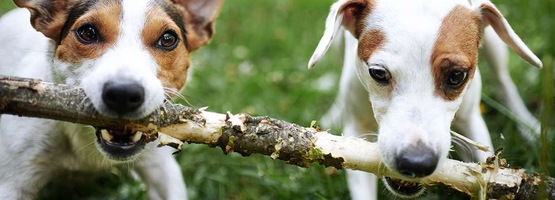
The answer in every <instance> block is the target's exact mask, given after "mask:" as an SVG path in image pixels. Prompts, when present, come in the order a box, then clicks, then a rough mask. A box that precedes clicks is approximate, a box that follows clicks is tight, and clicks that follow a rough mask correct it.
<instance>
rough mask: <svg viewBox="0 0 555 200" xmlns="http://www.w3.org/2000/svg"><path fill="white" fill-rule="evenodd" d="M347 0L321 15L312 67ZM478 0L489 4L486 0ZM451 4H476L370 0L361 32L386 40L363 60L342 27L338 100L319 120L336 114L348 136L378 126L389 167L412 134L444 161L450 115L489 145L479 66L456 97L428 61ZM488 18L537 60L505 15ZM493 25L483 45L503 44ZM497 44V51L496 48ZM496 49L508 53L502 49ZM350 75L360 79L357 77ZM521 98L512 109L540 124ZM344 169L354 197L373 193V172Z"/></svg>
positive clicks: (410, 141) (521, 51)
mask: <svg viewBox="0 0 555 200" xmlns="http://www.w3.org/2000/svg"><path fill="white" fill-rule="evenodd" d="M347 2H349V1H348V0H340V1H338V2H337V3H335V4H334V5H332V7H331V10H330V13H329V15H328V18H327V20H326V30H325V32H324V35H323V36H322V39H321V40H320V43H319V44H318V47H317V48H316V50H315V52H314V54H313V56H312V58H311V60H310V61H309V64H308V65H309V67H312V66H313V65H314V64H315V63H316V62H318V60H319V59H321V58H322V56H323V55H324V54H325V52H326V51H327V50H328V48H329V46H330V44H331V42H332V40H333V39H334V37H335V35H336V34H337V32H338V30H339V27H338V26H340V23H341V22H342V20H343V13H341V12H340V11H339V8H340V6H341V5H343V4H345V3H347ZM483 3H486V4H488V5H490V4H489V2H487V1H484V2H483ZM456 5H463V6H465V7H468V8H470V9H472V10H474V11H475V12H480V10H479V6H480V4H473V5H470V4H469V1H465V0H450V1H441V0H440V1H430V0H409V1H406V0H376V1H375V2H373V7H372V11H371V13H370V14H369V15H368V16H367V17H366V18H365V19H364V22H365V29H364V30H363V34H364V32H366V31H369V30H372V29H378V30H380V31H381V32H382V33H383V34H384V35H385V43H384V44H383V45H382V46H380V47H379V48H378V50H376V51H375V52H374V53H373V54H372V55H371V57H370V58H369V59H368V60H361V59H360V58H359V57H358V56H357V46H358V41H357V39H356V38H354V37H353V36H352V35H351V34H350V33H348V32H347V33H346V34H345V38H346V39H345V41H346V42H345V60H344V66H343V72H342V73H343V74H342V76H341V82H340V87H339V88H340V91H339V94H338V96H337V99H336V102H335V104H334V105H333V106H332V108H331V109H330V111H329V112H328V114H327V115H326V116H324V118H323V120H322V121H323V123H324V124H326V123H327V124H334V121H336V120H341V121H342V125H343V133H344V134H345V135H347V136H357V137H358V136H361V135H363V134H366V133H368V132H370V131H378V132H379V134H378V144H379V146H380V152H381V154H382V159H383V160H384V164H385V165H386V166H388V167H389V168H390V169H394V167H392V165H393V162H394V159H395V156H396V155H397V154H398V153H399V152H401V151H402V150H403V149H405V148H407V147H408V146H410V145H414V143H415V142H416V141H421V142H422V143H423V144H425V145H427V146H429V147H431V148H432V150H433V151H434V152H436V153H437V154H438V155H440V160H439V162H438V165H441V163H442V160H444V159H445V158H446V157H447V154H448V152H449V150H450V147H451V136H450V130H451V123H452V122H454V125H455V126H456V127H457V128H458V129H459V130H460V131H461V132H462V133H463V134H466V135H467V136H469V137H470V138H471V139H473V140H475V141H477V142H480V143H482V144H484V145H486V146H489V147H490V148H492V143H491V139H490V136H489V133H488V129H487V127H486V125H485V122H484V120H483V118H482V116H481V114H480V109H479V103H480V94H481V79H480V74H479V71H478V70H477V71H476V73H475V75H474V78H473V79H472V80H470V81H469V83H468V84H467V85H466V86H465V87H466V88H465V89H464V91H463V93H462V94H461V95H460V97H459V98H457V99H455V100H453V101H447V100H445V99H442V98H441V97H438V96H437V95H435V94H434V92H435V91H434V88H435V85H434V79H433V77H432V74H431V67H430V58H431V55H432V49H433V47H434V45H435V43H436V37H437V34H438V33H439V29H440V26H441V24H442V21H443V19H444V18H445V16H446V15H447V14H448V13H449V12H450V11H451V10H452V8H454V7H455V6H456ZM493 20H494V23H499V24H501V25H502V26H503V28H504V29H505V30H502V29H499V30H496V31H498V32H506V33H508V34H507V35H508V37H507V38H503V40H504V41H505V42H507V43H509V44H511V45H510V46H511V47H512V48H513V49H515V51H517V52H519V55H521V56H522V57H523V58H524V59H525V60H526V61H528V62H530V63H531V64H533V65H536V66H538V67H541V62H539V60H538V59H537V57H536V56H535V55H534V54H533V53H532V52H531V51H530V50H529V49H528V47H526V46H525V45H524V43H522V41H521V40H520V38H518V36H517V35H516V34H514V32H513V31H512V29H511V28H510V26H509V25H508V23H507V22H506V20H505V19H504V18H497V19H493ZM415 30H416V31H415ZM409 33H410V35H409ZM492 33H494V32H493V31H492V29H491V28H486V30H485V36H484V37H485V39H486V40H487V41H492V42H495V45H492V44H490V43H492V42H489V43H488V42H486V44H489V45H486V47H487V49H486V50H488V48H491V47H494V46H503V44H502V42H500V41H501V40H499V38H498V36H497V35H495V34H492ZM501 35H503V34H501ZM503 51H506V49H505V50H503ZM497 52H500V51H499V48H498V49H497ZM497 52H492V53H489V54H486V55H487V56H488V57H487V58H488V59H489V60H491V59H492V58H493V57H496V56H497ZM500 56H501V57H502V58H504V59H506V56H505V57H503V56H502V55H500ZM371 67H378V68H381V67H384V68H386V69H387V70H389V72H390V73H391V76H392V79H391V82H392V83H390V84H388V85H386V86H383V85H380V84H377V83H376V81H374V80H373V79H372V78H371V76H370V75H369V73H368V69H369V68H371ZM506 67H507V66H506V63H505V65H502V66H501V65H497V66H496V68H497V69H498V70H496V71H495V72H497V73H504V74H501V75H499V76H498V79H503V81H500V82H501V87H502V88H509V89H510V88H511V87H510V86H511V85H512V86H514V84H513V83H512V81H510V79H509V80H506V78H505V77H507V74H506V73H507V71H506ZM499 69H501V70H499ZM355 74H356V75H355ZM355 76H357V77H358V79H359V80H356V78H354V77H355ZM499 77H501V78H499ZM507 84H508V86H507ZM507 93H508V92H507ZM362 94H365V95H362ZM364 96H366V97H364ZM506 96H507V97H508V98H514V99H521V98H520V97H519V96H518V94H517V93H509V94H508V95H506ZM515 101H517V100H515ZM517 102H518V101H517ZM517 104H518V103H517ZM522 106H523V105H522V101H521V100H520V105H517V106H512V107H509V108H510V109H512V110H516V111H517V113H516V114H518V115H520V116H524V119H529V118H532V120H528V121H527V122H529V124H531V125H532V126H534V127H535V126H537V124H534V122H537V121H535V119H534V118H533V116H532V115H530V114H529V112H528V111H527V110H525V109H524V110H525V111H522V109H520V108H521V107H522ZM513 108H519V109H513ZM524 108H525V107H524ZM457 111H458V112H457ZM455 113H457V114H456V116H455ZM521 113H525V114H521ZM526 113H527V114H528V115H526ZM335 124H337V123H335ZM490 154H491V152H489V153H486V152H476V155H475V156H476V158H475V159H477V160H478V161H484V160H485V159H486V157H487V156H488V155H490ZM463 157H464V155H463ZM347 175H348V183H349V188H350V191H351V197H352V198H353V199H376V198H377V194H376V180H377V178H376V177H375V176H374V175H370V174H365V173H362V172H356V171H352V170H349V171H347Z"/></svg>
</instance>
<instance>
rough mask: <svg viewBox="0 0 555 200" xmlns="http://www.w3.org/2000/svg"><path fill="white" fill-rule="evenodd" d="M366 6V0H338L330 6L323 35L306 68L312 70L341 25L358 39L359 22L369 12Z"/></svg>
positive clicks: (367, 4)
mask: <svg viewBox="0 0 555 200" xmlns="http://www.w3.org/2000/svg"><path fill="white" fill-rule="evenodd" d="M368 6H369V2H368V0H340V1H338V2H336V3H334V4H333V5H332V6H331V9H330V13H329V14H328V17H327V18H326V29H325V31H324V35H323V36H322V39H320V43H318V46H317V47H316V50H314V53H313V54H312V57H311V58H310V61H309V62H308V68H312V67H313V66H314V64H316V62H318V61H319V60H320V59H321V58H322V57H323V56H324V54H325V53H326V52H327V51H328V49H329V48H330V45H331V42H332V41H333V39H334V38H335V36H336V35H337V33H338V32H339V30H340V28H341V25H343V27H345V29H347V30H349V32H351V34H353V36H355V37H356V38H358V36H359V35H360V32H361V30H360V28H359V27H360V24H361V21H360V20H363V19H361V18H362V17H363V16H364V15H365V11H368V10H369V8H368Z"/></svg>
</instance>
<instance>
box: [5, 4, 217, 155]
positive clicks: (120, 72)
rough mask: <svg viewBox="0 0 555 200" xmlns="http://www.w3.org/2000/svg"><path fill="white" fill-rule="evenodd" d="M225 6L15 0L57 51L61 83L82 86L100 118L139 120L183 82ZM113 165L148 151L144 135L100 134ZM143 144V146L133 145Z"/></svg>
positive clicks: (55, 67)
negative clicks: (222, 7)
mask: <svg viewBox="0 0 555 200" xmlns="http://www.w3.org/2000/svg"><path fill="white" fill-rule="evenodd" d="M222 2H223V0H85V1H78V0H59V1H49V0H15V3H16V4H17V5H18V6H19V7H24V8H28V9H29V11H30V12H31V24H32V26H33V27H34V28H35V29H36V30H37V31H39V32H41V33H43V34H44V35H45V36H46V37H48V38H50V39H51V40H52V42H53V43H55V45H54V49H52V50H53V63H54V64H53V74H54V78H55V80H56V81H58V82H62V83H67V84H74V85H80V86H81V87H82V88H83V89H84V90H85V93H86V94H87V97H88V98H89V99H90V100H91V102H92V104H93V105H94V107H95V109H96V110H97V111H98V112H99V113H100V114H102V115H106V116H110V117H114V118H122V119H137V118H141V117H144V116H146V115H148V114H150V113H152V112H153V111H155V110H156V109H157V108H158V107H159V106H160V105H161V104H162V103H163V101H164V99H165V98H168V97H171V96H172V94H175V93H176V92H178V91H179V90H180V89H181V88H182V87H183V85H184V84H185V79H186V77H187V71H188V68H189V57H190V56H189V54H190V52H192V51H194V50H196V49H198V48H199V47H201V46H202V45H204V44H206V43H207V42H208V41H209V39H210V38H211V37H212V34H213V33H214V23H213V22H214V20H215V18H216V16H217V15H218V12H219V9H220V6H221V4H222ZM97 136H99V143H100V144H101V145H100V146H101V147H102V149H103V150H104V151H105V152H106V153H107V155H108V156H109V157H111V158H114V159H127V158H129V157H132V156H133V155H135V154H136V153H137V152H140V149H142V148H143V147H144V141H143V142H140V141H141V139H142V137H141V135H139V134H135V133H128V132H127V131H116V130H107V131H100V130H99V131H97ZM138 143H141V145H136V144H138Z"/></svg>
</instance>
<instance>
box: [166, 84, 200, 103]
mask: <svg viewBox="0 0 555 200" xmlns="http://www.w3.org/2000/svg"><path fill="white" fill-rule="evenodd" d="M164 92H165V95H166V99H168V100H170V101H172V100H173V99H174V98H177V99H179V100H182V101H183V102H185V103H186V104H187V105H188V106H193V105H192V104H191V102H189V101H188V100H187V98H186V97H185V96H184V95H183V94H181V93H180V92H179V91H177V90H176V89H174V88H168V87H164Z"/></svg>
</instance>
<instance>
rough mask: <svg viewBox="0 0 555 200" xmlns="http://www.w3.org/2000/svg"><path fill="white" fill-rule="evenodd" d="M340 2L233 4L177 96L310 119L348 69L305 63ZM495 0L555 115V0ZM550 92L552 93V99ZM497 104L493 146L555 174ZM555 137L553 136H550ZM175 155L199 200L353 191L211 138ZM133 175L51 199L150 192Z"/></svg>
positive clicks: (124, 172)
mask: <svg viewBox="0 0 555 200" xmlns="http://www.w3.org/2000/svg"><path fill="white" fill-rule="evenodd" d="M332 2H333V1H332V0H303V1H298V0H259V1H252V0H233V1H226V2H225V4H224V7H223V10H222V13H221V15H220V18H219V20H218V21H217V26H216V27H217V28H216V34H215V36H214V39H213V41H212V42H211V44H210V45H208V46H206V47H203V48H201V49H200V50H199V51H198V52H195V53H194V55H193V64H194V67H193V71H192V74H191V76H190V77H189V81H188V84H187V87H186V88H185V90H184V96H185V97H186V98H185V99H177V102H179V103H183V104H185V105H189V106H193V107H198V108H199V107H205V106H209V110H210V111H215V112H226V111H230V112H232V113H240V112H246V113H249V114H252V115H268V116H272V117H275V118H279V119H284V120H287V121H290V122H295V123H297V124H300V125H304V126H309V125H310V123H311V121H312V120H318V119H319V118H320V116H321V115H323V114H324V113H325V112H326V111H327V109H328V108H329V107H330V105H331V103H332V102H333V100H334V98H335V94H336V91H337V87H338V83H337V82H338V80H339V76H340V71H341V58H340V57H339V56H338V55H337V54H335V55H334V54H333V53H332V54H329V55H326V57H325V58H324V60H323V61H322V62H321V63H319V65H318V66H317V67H316V68H314V69H311V70H308V69H307V67H306V64H307V62H308V60H309V58H310V56H311V55H312V52H313V50H314V48H315V47H316V45H317V43H318V41H319V39H320V36H321V34H322V32H323V30H324V20H325V17H326V16H327V13H328V10H329V6H330V5H331V3H332ZM493 2H494V3H496V5H498V7H499V9H500V10H501V11H502V12H503V13H504V14H505V16H506V18H507V19H508V21H509V22H510V23H511V25H512V26H513V28H514V29H515V31H516V32H517V33H518V34H519V35H520V36H521V37H522V38H523V40H524V41H525V42H526V43H527V44H528V45H529V46H530V48H531V49H532V50H533V51H534V52H535V53H536V54H537V55H538V56H539V57H540V59H542V60H543V62H544V66H545V69H542V70H537V69H534V68H533V67H531V66H529V65H528V64H526V63H525V62H524V61H522V60H521V59H520V58H519V57H518V56H516V55H515V54H514V53H512V52H511V55H510V56H511V58H510V61H511V62H510V65H511V67H510V69H511V74H512V77H513V79H514V81H515V82H516V83H517V85H518V86H519V90H520V92H521V94H522V96H523V98H524V99H525V102H526V103H527V105H528V107H529V108H530V110H531V111H532V112H533V113H534V114H535V115H536V116H537V117H540V116H541V115H542V114H545V113H546V114H549V113H553V110H552V109H551V110H546V109H543V108H544V107H545V106H544V105H543V102H545V99H547V97H550V98H553V97H554V94H555V92H554V91H555V89H554V88H555V87H553V80H551V82H547V83H546V82H544V80H543V79H544V78H543V77H544V75H545V73H551V74H553V64H554V63H555V62H554V61H553V57H554V56H555V46H554V45H553V44H555V41H554V37H553V36H554V35H555V32H554V30H555V28H553V27H555V24H554V20H555V14H553V12H552V11H553V10H555V4H554V3H553V2H552V0H534V1H521V0H504V1H501V0H494V1H493ZM11 8H12V4H11V2H10V1H2V2H0V13H3V12H6V11H7V10H9V9H11ZM0 45H1V44H0ZM332 51H334V50H333V49H332ZM480 68H481V70H482V73H483V74H484V75H483V76H482V77H483V79H485V83H484V92H485V95H486V96H487V97H493V98H494V99H495V95H494V90H495V88H493V87H491V84H490V81H489V78H488V77H489V75H488V74H489V73H490V72H489V70H488V67H487V65H485V64H481V65H480ZM0 73H1V72H0ZM545 91H549V92H550V94H551V95H549V96H546V95H545ZM492 105H494V103H492V102H491V101H488V102H486V103H484V115H485V118H486V121H487V123H488V126H489V129H490V132H491V133H492V137H493V139H494V145H495V146H496V147H505V151H504V153H503V156H504V157H505V158H507V160H508V162H509V163H510V164H511V165H512V166H522V167H524V168H526V169H528V170H530V171H536V172H537V171H540V170H541V169H540V166H546V167H545V169H544V170H543V171H541V172H543V173H550V174H551V175H554V174H555V166H554V165H553V159H552V158H549V159H547V160H545V159H543V160H541V161H540V156H539V155H542V154H548V153H549V152H553V147H550V149H541V148H540V145H539V144H538V145H537V146H534V147H529V146H526V145H525V144H524V143H523V142H522V141H523V140H522V139H521V138H520V137H519V136H518V133H517V132H516V131H517V130H516V127H515V122H513V121H511V120H510V119H509V118H508V117H506V114H505V113H504V112H503V110H502V109H498V108H494V107H493V106H492ZM551 116H552V115H551ZM544 124H545V125H546V127H548V128H549V129H550V130H551V133H553V130H554V124H555V119H554V118H553V117H548V118H547V119H546V120H544ZM335 133H337V134H339V132H338V131H335ZM501 134H502V135H503V136H504V139H502V138H501ZM552 140H553V137H551V138H549V141H552ZM176 158H177V159H178V160H179V162H180V164H181V166H182V169H183V175H184V177H185V179H186V183H187V187H188V188H187V189H188V192H189V197H190V198H191V199H257V200H258V199H348V198H349V193H348V190H347V187H346V182H345V176H344V175H345V173H344V172H343V171H342V170H334V169H329V168H323V167H321V166H317V165H312V166H311V167H310V168H308V169H305V168H299V167H296V166H289V165H287V164H285V163H283V162H281V161H276V160H272V159H271V158H269V157H263V156H258V155H252V156H250V157H241V156H239V155H237V154H230V155H227V156H226V155H223V154H222V151H221V150H220V149H214V148H210V147H207V146H203V145H186V147H185V150H184V151H183V152H182V153H181V154H179V155H177V156H176ZM128 174H129V173H128V169H127V168H126V167H122V168H116V169H114V170H112V173H111V174H110V175H108V176H103V177H98V178H95V179H94V180H93V181H81V184H76V185H79V186H76V187H70V188H69V189H68V188H67V187H61V186H59V185H58V184H50V185H49V186H48V187H47V188H46V189H45V190H44V191H43V194H42V195H43V198H44V199H49V198H53V196H56V195H58V196H59V195H60V194H64V196H66V197H68V198H82V197H83V196H87V198H88V199H98V198H100V197H105V196H109V197H111V198H110V199H144V198H146V194H145V188H144V185H143V184H142V183H140V181H138V180H136V179H134V178H133V177H132V176H131V175H128ZM77 182H79V181H77ZM91 182H92V183H91ZM120 182H123V184H119V183H120ZM60 188H62V189H60ZM83 188H89V189H83ZM380 192H381V195H382V196H381V197H382V198H380V199H390V198H391V199H393V197H392V196H391V195H390V194H388V193H387V192H386V191H385V190H384V189H383V188H382V189H380ZM446 196H450V197H449V198H458V199H466V198H467V197H465V196H461V195H459V194H457V193H456V192H453V191H446V190H445V188H440V189H438V188H432V189H431V191H430V192H428V193H427V194H426V196H425V199H445V198H446Z"/></svg>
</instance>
